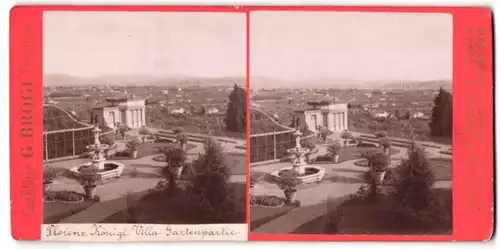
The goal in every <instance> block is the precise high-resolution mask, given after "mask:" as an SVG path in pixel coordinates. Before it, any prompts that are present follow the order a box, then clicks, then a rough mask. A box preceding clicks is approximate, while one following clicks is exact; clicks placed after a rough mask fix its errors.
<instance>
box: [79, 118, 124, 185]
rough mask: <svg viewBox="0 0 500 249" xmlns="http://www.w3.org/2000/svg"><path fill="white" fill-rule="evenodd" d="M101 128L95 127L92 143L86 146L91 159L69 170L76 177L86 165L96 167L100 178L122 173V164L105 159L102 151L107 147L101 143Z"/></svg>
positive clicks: (104, 178) (112, 176) (107, 146)
mask: <svg viewBox="0 0 500 249" xmlns="http://www.w3.org/2000/svg"><path fill="white" fill-rule="evenodd" d="M100 132H101V130H100V129H99V127H97V126H96V127H95V128H94V130H93V133H94V144H91V145H88V146H87V147H86V148H87V150H88V151H89V152H90V154H91V155H93V156H92V161H91V162H88V163H84V164H81V165H78V166H76V167H73V168H72V169H71V172H73V175H75V176H76V177H78V176H79V175H80V172H81V170H82V169H84V168H86V167H94V168H96V169H97V172H98V173H97V174H98V175H99V176H100V178H101V180H106V179H110V178H118V177H120V176H121V174H122V173H123V169H124V167H125V166H124V165H123V164H121V163H118V162H113V161H107V160H106V158H105V157H104V151H105V150H106V149H108V148H109V145H107V144H101V142H100V141H99V137H100V136H101V134H100Z"/></svg>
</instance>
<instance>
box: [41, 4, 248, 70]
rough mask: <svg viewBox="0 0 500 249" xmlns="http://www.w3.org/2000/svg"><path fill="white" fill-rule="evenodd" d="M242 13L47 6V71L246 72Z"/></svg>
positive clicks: (45, 48) (45, 17)
mask: <svg viewBox="0 0 500 249" xmlns="http://www.w3.org/2000/svg"><path fill="white" fill-rule="evenodd" d="M245 18H246V17H245V14H244V13H189V12H184V13H181V12H176V13H173V12H170V13H166V12H163V13H162V12H77V11H71V12H45V13H44V25H43V26H44V32H43V53H44V54H43V60H44V61H43V63H44V64H43V67H44V73H46V74H48V73H58V74H69V75H74V76H90V77H93V76H101V75H115V74H121V75H123V74H139V75H151V76H169V75H174V76H178V75H182V76H201V77H225V76H245V75H246V19H245Z"/></svg>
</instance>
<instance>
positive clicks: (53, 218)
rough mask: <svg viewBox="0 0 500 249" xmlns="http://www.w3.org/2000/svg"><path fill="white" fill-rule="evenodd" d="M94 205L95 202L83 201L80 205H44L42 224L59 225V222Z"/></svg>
mask: <svg viewBox="0 0 500 249" xmlns="http://www.w3.org/2000/svg"><path fill="white" fill-rule="evenodd" d="M94 203H95V201H92V200H84V201H83V202H81V203H75V204H66V203H44V204H43V223H44V224H54V223H59V222H60V221H61V220H63V219H65V218H67V217H70V216H72V215H75V214H77V213H79V212H81V211H83V210H85V209H87V208H89V207H90V206H92V205H93V204H94Z"/></svg>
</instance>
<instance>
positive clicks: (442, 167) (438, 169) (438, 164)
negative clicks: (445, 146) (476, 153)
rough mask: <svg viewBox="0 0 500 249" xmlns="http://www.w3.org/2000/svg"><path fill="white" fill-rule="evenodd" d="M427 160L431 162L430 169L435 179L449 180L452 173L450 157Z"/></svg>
mask: <svg viewBox="0 0 500 249" xmlns="http://www.w3.org/2000/svg"><path fill="white" fill-rule="evenodd" d="M429 161H430V162H431V164H432V171H434V176H435V177H436V179H435V180H436V181H451V179H452V173H453V170H452V168H453V164H452V159H451V158H450V159H445V158H431V159H429Z"/></svg>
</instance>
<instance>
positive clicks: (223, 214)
mask: <svg viewBox="0 0 500 249" xmlns="http://www.w3.org/2000/svg"><path fill="white" fill-rule="evenodd" d="M204 147H205V151H204V152H203V154H200V156H199V157H198V158H197V159H196V160H195V161H194V162H193V164H192V169H193V175H192V177H191V179H190V182H191V184H190V187H189V190H190V192H191V193H192V194H194V197H195V198H196V199H195V202H194V203H198V206H194V207H193V208H195V209H194V211H195V213H196V214H197V215H200V216H201V217H200V218H201V219H203V221H204V222H209V223H225V222H229V221H231V220H233V219H234V218H235V216H238V215H239V216H241V214H239V213H238V212H236V211H235V196H234V192H233V191H232V189H231V186H230V181H229V178H230V171H229V167H228V165H227V163H226V160H225V159H224V154H223V153H222V148H221V147H220V145H219V143H218V142H217V141H216V140H215V139H213V138H207V139H206V141H205V146H204ZM243 216H244V215H243Z"/></svg>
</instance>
